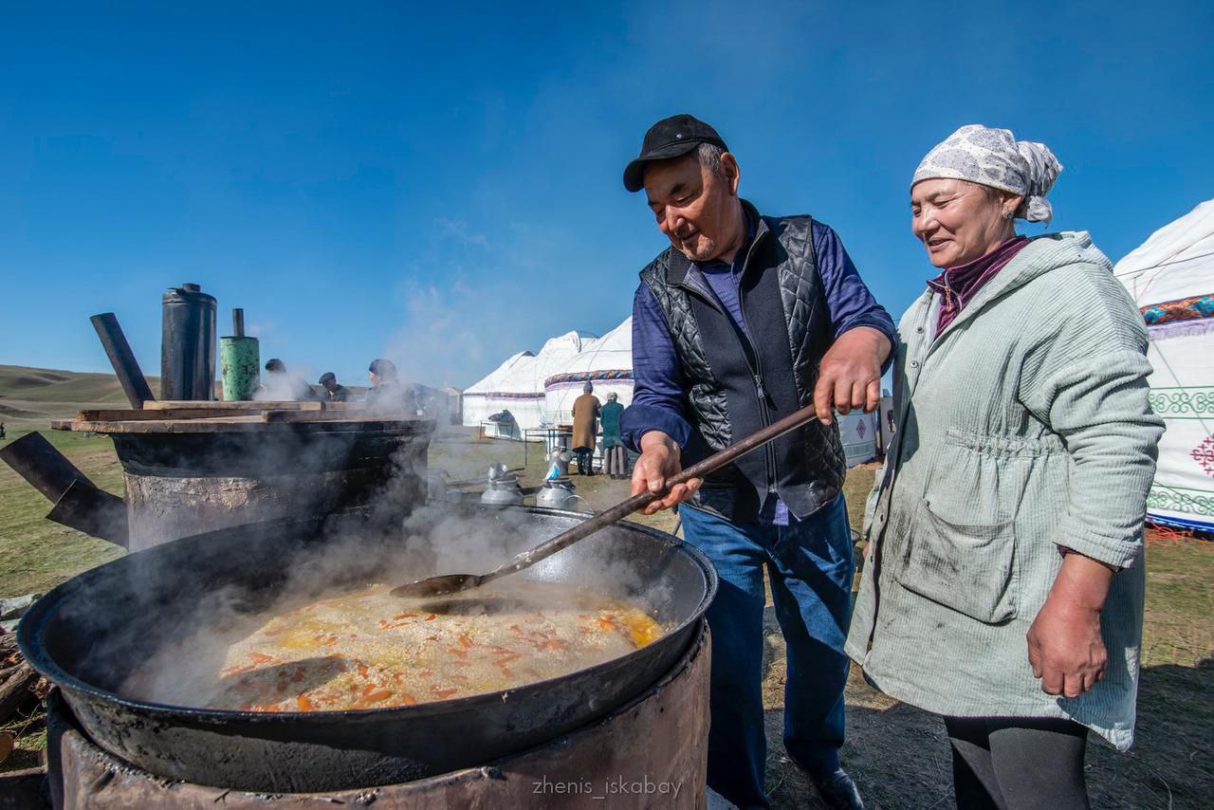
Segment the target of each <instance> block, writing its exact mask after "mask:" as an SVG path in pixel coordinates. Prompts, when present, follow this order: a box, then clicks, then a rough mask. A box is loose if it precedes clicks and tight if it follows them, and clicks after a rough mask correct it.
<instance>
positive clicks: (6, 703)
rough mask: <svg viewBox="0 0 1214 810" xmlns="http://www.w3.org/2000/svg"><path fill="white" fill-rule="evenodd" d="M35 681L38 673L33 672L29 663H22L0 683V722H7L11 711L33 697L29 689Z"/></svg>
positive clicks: (11, 713) (14, 710)
mask: <svg viewBox="0 0 1214 810" xmlns="http://www.w3.org/2000/svg"><path fill="white" fill-rule="evenodd" d="M37 682H38V673H37V672H34V670H33V669H32V668H31V667H30V665H29V664H27V663H22V664H21V665H20V666H19V667H17V671H16V672H14V673H13V674H12V675H10V676H9V677H8V678H7V679H6V680H5V681H4V683H3V684H0V723H5V722H8V719H9V718H10V717H11V716H12V715H13V713H14V712H16V711H17V709H19V708H21V704H22V703H24V702H25V701H26V700H27V699H28V698H30V697H33V693H32V692H31V691H30V689H31V687H33V685H34V684H36V683H37Z"/></svg>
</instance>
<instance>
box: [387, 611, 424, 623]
mask: <svg viewBox="0 0 1214 810" xmlns="http://www.w3.org/2000/svg"><path fill="white" fill-rule="evenodd" d="M420 615H421V614H420V613H398V614H396V615H395V616H393V617H392V621H394V622H399V621H400V620H401V619H416V618H417V617H418V616H420Z"/></svg>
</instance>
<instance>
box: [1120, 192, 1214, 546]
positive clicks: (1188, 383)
mask: <svg viewBox="0 0 1214 810" xmlns="http://www.w3.org/2000/svg"><path fill="white" fill-rule="evenodd" d="M1113 272H1114V274H1115V275H1116V276H1117V279H1118V280H1119V281H1120V282H1121V283H1122V284H1124V285H1125V287H1126V289H1127V290H1129V291H1130V295H1132V296H1133V298H1134V301H1135V303H1137V305H1138V308H1139V311H1140V312H1141V313H1142V317H1143V321H1144V322H1145V324H1146V327H1147V332H1148V333H1149V334H1150V338H1151V345H1150V360H1151V365H1152V366H1153V367H1154V371H1153V372H1152V374H1151V378H1150V381H1151V407H1152V408H1154V410H1155V412H1156V413H1157V414H1159V415H1160V416H1161V417H1163V419H1164V421H1165V422H1166V423H1167V431H1166V432H1165V433H1164V436H1163V439H1162V440H1161V441H1160V443H1159V466H1158V470H1157V471H1156V474H1155V482H1154V484H1153V486H1152V487H1151V494H1150V496H1149V497H1148V499H1147V514H1148V515H1149V517H1150V518H1151V519H1152V520H1154V521H1155V522H1157V523H1162V524H1165V525H1171V526H1177V527H1181V528H1188V529H1197V530H1200V531H1205V532H1212V531H1214V200H1208V201H1206V202H1204V203H1202V204H1201V205H1199V206H1197V207H1196V208H1195V209H1193V210H1192V211H1190V212H1189V213H1188V214H1186V215H1185V216H1183V217H1181V218H1180V219H1178V220H1176V221H1175V222H1173V223H1171V224H1170V225H1166V226H1164V227H1163V228H1160V229H1159V230H1158V231H1156V232H1155V233H1153V234H1151V237H1150V238H1149V239H1147V241H1146V242H1144V243H1143V244H1142V245H1141V246H1140V247H1138V248H1137V249H1135V250H1134V251H1132V252H1131V253H1130V254H1129V255H1127V256H1126V257H1125V258H1124V259H1122V260H1121V261H1120V262H1118V263H1117V266H1116V267H1115V268H1114V269H1113Z"/></svg>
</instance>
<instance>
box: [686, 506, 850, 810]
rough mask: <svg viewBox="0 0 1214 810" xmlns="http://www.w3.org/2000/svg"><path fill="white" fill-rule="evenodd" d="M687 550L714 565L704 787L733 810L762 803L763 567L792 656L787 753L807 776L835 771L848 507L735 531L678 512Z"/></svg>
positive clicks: (706, 516)
mask: <svg viewBox="0 0 1214 810" xmlns="http://www.w3.org/2000/svg"><path fill="white" fill-rule="evenodd" d="M679 514H680V515H681V516H682V518H683V532H684V536H685V537H686V538H687V542H689V543H691V544H692V545H694V546H695V547H696V548H698V549H700V550H701V551H703V552H704V553H705V554H707V555H708V557H709V558H710V559H711V560H712V561H713V564H714V565H715V566H716V569H717V574H718V575H719V576H720V581H721V582H720V588H719V590H718V591H717V596H716V598H715V599H714V600H713V603H712V605H710V606H709V608H708V625H709V627H710V628H711V629H712V687H711V697H710V704H711V709H712V725H711V730H710V732H709V737H708V785H709V786H710V787H711V788H712V789H713V790H715V791H717V792H718V793H720V794H721V795H722V796H724V797H725V798H727V799H729V800H730V801H732V802H733V803H734V804H736V805H738V806H739V807H751V806H760V807H766V806H767V805H768V797H767V792H766V790H765V789H764V786H763V773H764V765H765V763H766V760H767V737H766V735H765V734H764V729H763V693H762V679H763V672H762V667H763V608H764V605H765V604H766V601H767V600H766V596H765V594H764V591H763V567H764V566H766V567H767V571H768V575H769V578H770V580H771V593H772V600H773V602H774V604H775V611H776V619H777V620H778V621H779V623H780V629H781V630H782V631H783V634H784V642H785V644H786V645H787V650H788V678H787V682H786V685H785V687H784V747H785V748H786V749H787V750H788V754H789V756H791V757H792V759H793V761H795V762H796V763H797V764H798V765H800V766H801V767H802V768H804V769H805V770H806V771H808V772H809V773H810V775H811V776H825V775H827V774H830V773H832V772H833V771H835V770H836V769H837V768H838V767H839V747H840V746H842V745H843V688H844V686H845V685H846V683H847V671H848V659H847V656H846V655H845V654H844V653H843V642H844V641H845V640H846V638H847V624H848V621H849V619H850V614H851V585H852V576H853V575H854V574H855V562H854V560H853V559H852V542H851V531H850V529H849V527H848V522H847V504H846V503H845V502H844V500H843V496H842V495H840V496H839V497H838V498H837V499H835V501H834V503H832V504H831V505H830V506H827V507H824V508H823V509H821V510H820V511H818V512H817V513H815V514H813V515H810V516H809V517H808V518H806V519H805V520H802V521H797V520H795V519H793V520H792V525H789V526H766V525H761V524H758V523H746V524H738V523H732V522H730V521H728V520H726V519H725V518H722V517H720V516H718V515H715V514H712V513H710V512H706V511H703V510H701V509H696V508H693V507H689V506H688V505H687V504H683V505H682V506H680V507H679Z"/></svg>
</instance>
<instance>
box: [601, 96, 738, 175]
mask: <svg viewBox="0 0 1214 810" xmlns="http://www.w3.org/2000/svg"><path fill="white" fill-rule="evenodd" d="M702 143H711V144H713V145H714V146H719V147H721V148H722V149H724V150H725V151H726V152H728V151H729V147H728V146H726V145H725V141H723V140H722V139H721V136H720V135H718V134H717V131H716V130H715V129H713V128H712V127H710V126H708V124H705V123H704V122H703V121H701V120H700V119H698V118H696V117H695V116H692V115H687V114H686V113H683V114H680V115H672V116H670V117H669V118H663V119H662V120H661V121H658V122H657V123H656V124H654V125H653V126H651V127H650V128H649V131H648V132H646V133H645V140H644V142H642V143H641V154H640V155H639V156H637V158H636V160H634V161H632V162H631V163H629V164H628V166H627V168H625V169H624V188H626V189H628V190H629V191H640V190H641V189H642V188H644V187H645V164H646V163H649V162H650V161H654V160H670V159H671V158H677V157H682V156H683V155H686V154H687V153H688V152H690V151H692V150H693V149H696V148H698V147H699V145H700V144H702Z"/></svg>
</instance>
